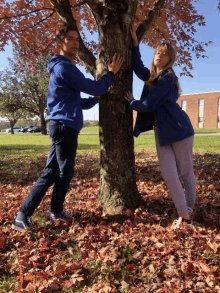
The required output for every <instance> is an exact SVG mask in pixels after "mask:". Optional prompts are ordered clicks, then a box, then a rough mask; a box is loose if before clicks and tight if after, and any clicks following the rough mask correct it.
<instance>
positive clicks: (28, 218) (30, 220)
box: [27, 217, 34, 228]
mask: <svg viewBox="0 0 220 293" xmlns="http://www.w3.org/2000/svg"><path fill="white" fill-rule="evenodd" d="M27 222H28V226H29V227H30V228H33V227H34V223H33V221H32V218H31V217H27Z"/></svg>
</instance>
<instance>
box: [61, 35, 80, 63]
mask: <svg viewBox="0 0 220 293" xmlns="http://www.w3.org/2000/svg"><path fill="white" fill-rule="evenodd" d="M58 44H59V46H60V48H61V50H62V51H63V52H64V53H65V55H66V54H67V55H69V56H70V57H71V56H72V57H74V56H76V54H77V52H78V49H79V35H78V33H77V32H76V31H68V33H67V34H66V36H65V38H64V39H63V40H62V41H61V40H59V41H58Z"/></svg>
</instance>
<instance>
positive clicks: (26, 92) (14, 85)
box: [0, 49, 51, 134]
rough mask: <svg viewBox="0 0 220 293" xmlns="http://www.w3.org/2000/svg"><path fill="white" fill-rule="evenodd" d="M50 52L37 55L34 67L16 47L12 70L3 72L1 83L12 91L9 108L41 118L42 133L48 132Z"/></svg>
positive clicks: (10, 63) (7, 89)
mask: <svg viewBox="0 0 220 293" xmlns="http://www.w3.org/2000/svg"><path fill="white" fill-rule="evenodd" d="M50 58H51V56H50V55H49V54H45V55H42V56H41V57H39V58H38V57H35V58H34V59H35V63H34V67H31V66H30V65H31V64H32V62H33V61H34V60H33V59H32V60H31V61H30V60H28V59H27V58H25V57H24V56H20V53H19V50H18V49H14V51H13V59H11V58H9V67H10V70H6V71H4V72H1V78H0V84H1V87H2V88H5V92H6V91H7V92H8V93H10V96H11V98H10V100H7V101H6V100H5V103H6V102H7V108H8V109H9V108H13V109H14V110H15V109H16V110H18V109H20V110H21V111H20V112H22V113H23V116H27V117H34V116H38V117H39V118H40V123H41V126H42V134H47V130H46V107H47V89H48V82H49V74H48V72H47V71H46V66H47V64H48V60H49V59H50Z"/></svg>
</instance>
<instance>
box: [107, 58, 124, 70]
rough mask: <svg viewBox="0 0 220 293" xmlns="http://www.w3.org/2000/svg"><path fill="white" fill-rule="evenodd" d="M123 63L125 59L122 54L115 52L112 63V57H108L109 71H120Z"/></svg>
mask: <svg viewBox="0 0 220 293" xmlns="http://www.w3.org/2000/svg"><path fill="white" fill-rule="evenodd" d="M122 63H123V59H122V57H121V55H120V54H116V53H115V54H114V56H113V60H112V63H111V61H110V59H108V71H111V72H113V73H114V75H115V74H116V73H117V72H118V71H119V69H120V68H121V66H122Z"/></svg>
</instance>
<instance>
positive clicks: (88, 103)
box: [80, 97, 99, 110]
mask: <svg viewBox="0 0 220 293" xmlns="http://www.w3.org/2000/svg"><path fill="white" fill-rule="evenodd" d="M80 99H81V107H82V109H83V110H89V109H91V108H92V107H94V106H95V105H96V104H98V102H99V99H97V98H95V97H89V98H87V99H84V98H80Z"/></svg>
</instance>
